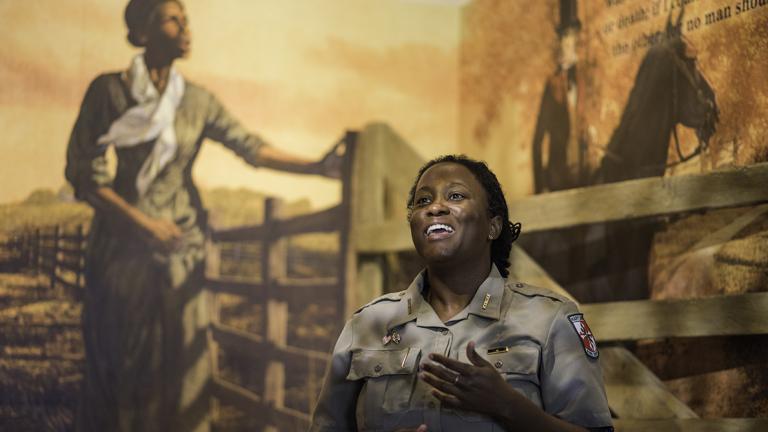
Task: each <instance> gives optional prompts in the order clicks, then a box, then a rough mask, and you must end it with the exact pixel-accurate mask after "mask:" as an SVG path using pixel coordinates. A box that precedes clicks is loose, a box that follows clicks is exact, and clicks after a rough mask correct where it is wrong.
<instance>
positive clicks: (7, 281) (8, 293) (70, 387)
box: [0, 273, 83, 432]
mask: <svg viewBox="0 0 768 432" xmlns="http://www.w3.org/2000/svg"><path fill="white" fill-rule="evenodd" d="M47 283H48V280H47V278H45V277H42V276H36V275H34V274H24V273H22V274H12V273H0V430H9V431H11V430H12V431H19V432H22V431H65V430H71V428H72V421H73V418H74V410H75V408H76V405H77V389H78V387H79V383H80V380H81V378H82V366H83V351H82V338H81V336H80V324H79V320H80V304H79V303H77V302H75V301H72V300H69V299H67V298H66V297H65V296H64V295H63V294H61V293H58V294H57V293H56V292H55V291H52V290H51V289H50V287H49V286H47Z"/></svg>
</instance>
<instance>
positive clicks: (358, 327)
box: [310, 266, 611, 432]
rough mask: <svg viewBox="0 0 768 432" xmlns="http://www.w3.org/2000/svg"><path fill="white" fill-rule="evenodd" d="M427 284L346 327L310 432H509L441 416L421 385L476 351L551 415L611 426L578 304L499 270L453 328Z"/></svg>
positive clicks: (446, 412)
mask: <svg viewBox="0 0 768 432" xmlns="http://www.w3.org/2000/svg"><path fill="white" fill-rule="evenodd" d="M424 275H425V272H422V273H421V274H419V276H417V277H416V279H415V280H414V281H413V283H411V285H410V286H409V287H408V289H407V290H405V291H401V292H399V293H393V294H387V295H384V296H382V297H379V298H377V299H376V300H374V301H372V302H371V303H369V304H367V305H366V306H364V307H363V308H361V309H360V310H359V311H358V312H357V313H355V315H353V316H352V318H351V319H350V320H349V321H347V323H346V325H345V326H344V329H343V330H342V332H341V335H340V336H339V339H338V341H337V343H336V347H335V348H334V350H333V357H332V359H331V365H330V369H329V371H328V374H327V375H326V377H325V382H324V384H323V390H322V392H321V394H320V399H319V400H318V403H317V408H316V409H315V413H314V416H313V419H312V426H311V427H310V431H351V430H361V431H393V430H397V429H400V428H415V427H418V426H419V425H420V424H422V423H423V424H426V425H427V427H428V429H429V431H430V432H434V431H446V432H448V431H502V430H504V429H503V428H502V427H501V425H499V424H497V423H495V422H494V421H493V420H492V419H490V418H489V417H486V416H483V415H480V414H477V413H473V412H463V411H457V410H453V409H450V408H447V407H445V408H443V407H441V404H440V401H439V400H438V399H436V398H435V397H433V396H432V395H431V394H430V390H431V389H432V387H431V386H429V385H428V384H426V383H425V382H423V381H421V380H419V379H418V377H417V372H418V370H419V363H420V362H421V361H428V360H427V356H428V355H429V354H430V353H439V354H443V355H446V356H449V357H451V358H454V359H459V360H460V361H462V362H465V363H470V362H469V360H468V359H467V355H466V347H467V343H469V342H470V341H475V343H476V350H477V352H478V353H479V354H480V355H481V356H482V357H484V358H485V359H487V360H488V361H489V362H490V363H491V364H493V365H494V366H495V367H496V368H497V370H498V371H499V373H501V374H502V375H503V376H504V378H505V379H506V381H507V383H509V384H510V385H511V386H512V387H514V388H515V389H516V390H517V391H519V392H520V393H522V394H523V395H525V396H526V397H527V398H528V399H530V400H531V401H532V402H533V403H534V404H536V405H537V406H539V407H541V408H542V409H543V410H544V411H546V412H547V413H550V414H552V415H554V416H556V417H559V418H561V419H563V420H566V421H568V422H570V423H573V424H576V425H580V426H583V427H587V428H597V427H606V426H610V425H611V416H610V412H609V410H608V402H607V400H606V396H605V390H604V386H603V379H602V372H601V369H600V365H599V363H598V361H597V359H596V358H594V357H593V356H594V354H593V356H590V355H587V350H585V348H584V344H583V343H582V338H581V337H580V336H579V335H578V334H577V330H576V328H575V327H574V325H573V324H571V321H570V320H569V316H571V317H573V316H575V314H578V309H577V308H576V305H575V304H574V303H573V302H571V301H569V300H567V299H566V298H564V297H561V296H558V295H556V294H554V293H552V292H551V291H548V290H544V289H539V288H533V287H530V286H527V285H525V284H522V283H514V282H507V281H506V280H505V279H504V278H502V277H501V274H500V273H499V271H498V270H497V269H496V267H495V266H494V267H493V268H492V269H491V272H490V274H489V276H488V278H487V279H486V280H485V281H484V282H483V283H482V284H481V285H480V287H479V288H478V289H477V293H476V294H475V296H474V298H473V299H472V301H471V302H470V304H469V305H468V306H467V307H466V308H465V309H464V310H463V311H461V312H460V313H459V314H457V315H456V316H454V317H453V318H451V319H450V320H449V321H447V322H445V323H444V322H442V321H441V320H440V318H438V316H437V314H436V313H435V311H434V310H433V309H432V306H431V305H430V304H429V303H428V302H427V301H426V300H425V299H424V297H423V296H422V290H423V285H424V282H423V280H424ZM395 333H396V334H398V335H399V336H400V341H399V343H395V341H396V339H397V338H396V337H393V336H394V334H395ZM385 336H390V338H391V340H389V341H387V339H386V338H385ZM489 350H490V351H491V353H489ZM493 352H497V353H495V354H494V353H493Z"/></svg>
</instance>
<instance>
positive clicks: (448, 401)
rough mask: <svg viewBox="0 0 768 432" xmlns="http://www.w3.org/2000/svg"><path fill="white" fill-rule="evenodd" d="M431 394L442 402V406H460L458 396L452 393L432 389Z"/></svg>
mask: <svg viewBox="0 0 768 432" xmlns="http://www.w3.org/2000/svg"><path fill="white" fill-rule="evenodd" d="M431 393H432V396H434V397H436V398H437V399H439V400H440V403H442V404H443V405H444V406H447V407H449V408H459V407H461V401H460V400H459V398H457V397H456V396H454V395H451V394H446V393H443V392H441V391H439V390H432V392H431Z"/></svg>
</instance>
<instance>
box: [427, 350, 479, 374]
mask: <svg viewBox="0 0 768 432" xmlns="http://www.w3.org/2000/svg"><path fill="white" fill-rule="evenodd" d="M429 359H430V360H432V361H434V362H436V363H440V364H441V365H443V366H445V367H447V368H448V369H450V370H452V371H454V372H456V373H459V374H461V375H471V374H472V372H473V368H474V366H472V365H471V364H467V363H462V362H460V361H458V360H454V359H452V358H448V357H446V356H444V355H440V354H430V355H429Z"/></svg>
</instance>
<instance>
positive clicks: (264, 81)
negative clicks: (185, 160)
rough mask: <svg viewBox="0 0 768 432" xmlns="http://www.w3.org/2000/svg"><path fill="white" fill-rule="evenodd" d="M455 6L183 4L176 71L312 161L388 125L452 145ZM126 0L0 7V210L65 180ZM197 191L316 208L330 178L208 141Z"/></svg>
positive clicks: (388, 0) (453, 1) (326, 195)
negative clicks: (85, 102)
mask: <svg viewBox="0 0 768 432" xmlns="http://www.w3.org/2000/svg"><path fill="white" fill-rule="evenodd" d="M462 3H463V2H462V1H460V0H410V1H406V0H332V1H331V0H323V1H318V0H290V1H236V0H226V1H217V2H211V1H204V0H188V1H186V2H185V5H186V8H187V11H188V14H189V18H190V22H191V28H192V37H193V44H192V54H191V56H190V58H189V59H186V60H184V61H181V62H179V63H177V64H178V67H179V69H180V70H181V71H182V73H183V74H184V75H185V76H186V77H187V78H188V79H189V80H192V81H195V82H197V83H198V84H201V85H203V86H204V87H206V88H208V89H209V90H211V91H212V92H213V93H214V94H216V95H217V96H218V97H219V99H220V100H222V101H223V102H224V104H225V105H226V106H227V108H228V109H229V110H230V111H231V112H232V113H234V114H235V115H236V116H237V117H238V118H239V119H240V120H241V121H242V122H243V123H244V124H245V125H246V126H247V127H248V128H249V129H251V130H252V131H254V132H256V133H258V134H260V135H262V136H263V137H265V138H266V139H267V140H268V141H270V142H272V143H274V144H275V145H277V146H280V147H282V148H284V149H286V150H289V151H293V152H295V153H298V154H301V155H304V156H307V157H320V155H322V154H323V152H324V151H325V150H326V149H327V148H328V147H329V146H330V145H331V144H332V143H334V142H335V140H337V139H338V138H339V137H340V136H341V135H342V134H343V132H344V130H346V129H349V128H352V129H355V128H361V127H362V126H363V125H364V124H366V123H367V122H370V121H385V122H388V123H390V124H391V125H392V126H393V127H394V128H395V130H396V131H398V132H399V133H400V134H401V135H402V136H403V137H404V138H405V139H406V140H407V141H408V142H410V143H411V145H413V146H414V147H415V148H416V149H417V151H419V152H420V153H421V154H422V155H423V156H424V157H425V158H426V157H430V156H433V155H436V154H439V153H445V152H450V151H455V149H456V148H457V144H456V140H457V104H458V101H457V85H458V83H457V62H458V54H457V50H458V44H459V14H460V7H461V4H462ZM124 6H125V2H122V1H108V2H107V1H103V0H77V1H66V2H64V1H60V0H30V1H24V2H20V1H9V0H0V22H1V23H2V25H0V83H1V84H0V86H2V90H1V91H0V128H2V131H3V139H2V140H1V141H0V150H1V151H2V155H3V157H2V159H0V184H2V185H3V186H2V188H0V203H4V202H9V201H17V200H20V199H23V198H24V197H25V196H27V195H28V194H29V192H30V191H32V190H34V189H36V188H41V187H46V188H52V189H58V188H59V187H61V186H62V185H63V184H64V178H63V170H64V154H65V149H66V144H67V140H68V136H69V132H70V130H71V127H72V124H73V123H74V120H75V117H76V115H77V111H78V108H79V104H80V101H81V100H82V97H83V94H84V92H85V89H86V87H87V85H88V83H89V82H90V80H91V79H93V78H94V77H95V76H96V75H98V74H99V73H102V72H106V71H113V70H119V69H124V68H125V67H126V66H127V64H128V63H129V61H130V59H131V57H132V56H133V55H134V54H135V53H137V52H138V51H137V50H136V49H134V48H132V47H130V45H128V43H127V41H126V40H125V33H126V30H125V26H124V24H123V19H122V14H123V8H124ZM194 174H195V179H196V181H197V183H198V185H200V186H202V187H216V186H229V187H247V188H250V189H254V190H261V191H267V192H270V193H272V194H274V195H277V196H282V197H284V198H287V199H291V200H292V199H297V198H302V197H306V198H309V199H310V200H312V202H313V203H314V204H315V205H319V206H324V205H328V204H331V203H332V202H333V201H334V200H336V199H337V190H338V187H337V184H336V182H333V181H326V180H321V179H306V178H305V179H296V178H295V177H294V176H289V175H283V174H275V173H270V172H267V171H266V170H254V169H252V168H250V167H248V166H246V165H245V164H244V163H242V162H240V161H239V160H238V159H237V158H236V157H235V156H233V155H232V154H231V153H230V152H229V151H227V150H226V149H224V148H223V147H221V146H219V145H218V144H215V143H207V144H206V145H204V147H203V151H202V153H201V155H200V157H199V159H198V161H197V164H196V166H195V170H194Z"/></svg>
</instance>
